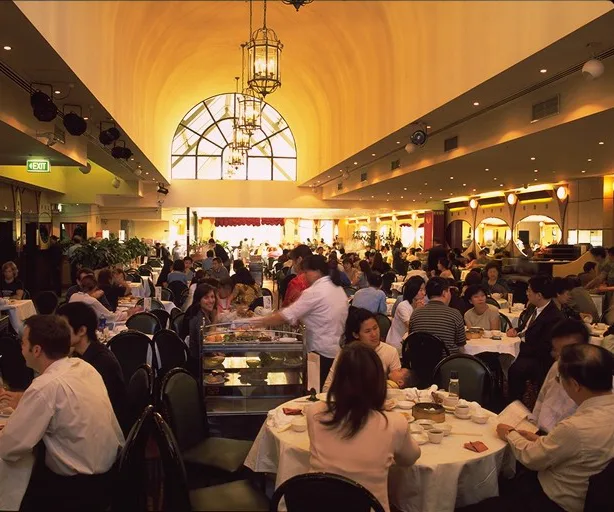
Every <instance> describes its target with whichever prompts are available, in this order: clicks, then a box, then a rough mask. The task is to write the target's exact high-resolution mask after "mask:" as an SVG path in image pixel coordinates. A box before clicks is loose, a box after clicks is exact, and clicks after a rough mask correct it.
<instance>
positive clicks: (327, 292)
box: [256, 256, 348, 387]
mask: <svg viewBox="0 0 614 512" xmlns="http://www.w3.org/2000/svg"><path fill="white" fill-rule="evenodd" d="M302 265H303V270H304V272H305V278H306V279H307V283H308V284H309V288H307V289H306V290H305V291H304V292H303V293H302V294H301V296H300V297H299V298H298V299H297V300H296V302H294V303H293V304H291V305H290V306H288V307H287V308H283V309H281V310H280V311H277V312H275V313H273V314H272V315H269V316H266V317H264V318H262V319H259V320H258V321H257V322H256V325H260V326H263V327H264V326H272V325H279V324H283V323H291V324H296V323H298V321H299V320H300V321H302V322H303V323H304V324H305V327H306V329H307V331H306V333H305V338H306V342H307V352H315V353H317V354H318V355H319V356H320V387H321V386H323V385H324V380H325V379H326V376H327V375H328V372H329V370H330V367H331V366H332V364H333V360H334V358H335V356H336V355H337V353H338V352H339V346H340V341H341V337H342V336H343V331H344V329H345V320H346V318H347V315H348V301H347V296H346V294H345V292H344V291H343V288H342V287H341V286H340V285H341V281H340V278H339V270H338V269H336V268H335V269H330V268H329V266H328V263H327V262H326V258H324V256H308V257H307V258H305V259H304V260H303V264H302Z"/></svg>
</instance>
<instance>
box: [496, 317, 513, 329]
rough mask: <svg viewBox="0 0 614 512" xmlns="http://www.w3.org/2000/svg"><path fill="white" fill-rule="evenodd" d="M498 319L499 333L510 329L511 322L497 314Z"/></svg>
mask: <svg viewBox="0 0 614 512" xmlns="http://www.w3.org/2000/svg"><path fill="white" fill-rule="evenodd" d="M499 318H501V329H500V330H501V332H507V330H508V329H511V328H512V322H511V321H510V319H509V318H508V317H507V316H505V315H504V314H503V313H499Z"/></svg>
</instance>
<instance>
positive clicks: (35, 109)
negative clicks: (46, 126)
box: [30, 84, 58, 123]
mask: <svg viewBox="0 0 614 512" xmlns="http://www.w3.org/2000/svg"><path fill="white" fill-rule="evenodd" d="M35 85H43V86H45V87H49V92H50V93H51V91H52V90H53V87H52V86H51V85H50V84H32V85H31V86H30V88H31V89H32V94H31V95H30V105H31V106H32V113H33V114H34V117H36V119H38V120H39V121H42V122H44V123H49V122H51V121H53V120H54V119H55V118H56V116H57V115H58V107H56V106H55V103H53V100H52V99H51V94H46V93H44V92H42V91H41V90H40V89H34V88H33V86H35Z"/></svg>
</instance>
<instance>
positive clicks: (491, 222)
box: [475, 217, 512, 254]
mask: <svg viewBox="0 0 614 512" xmlns="http://www.w3.org/2000/svg"><path fill="white" fill-rule="evenodd" d="M511 239H512V231H511V229H510V227H509V226H508V224H507V222H505V221H504V220H503V219H499V218H497V217H488V218H487V219H484V220H482V221H480V223H479V224H478V226H477V228H476V230H475V240H476V242H477V244H478V246H479V247H480V249H490V253H491V254H492V253H494V252H495V250H497V249H503V248H505V247H506V246H507V244H508V243H509V241H510V240H511Z"/></svg>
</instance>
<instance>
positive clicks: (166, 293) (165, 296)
mask: <svg viewBox="0 0 614 512" xmlns="http://www.w3.org/2000/svg"><path fill="white" fill-rule="evenodd" d="M161 292H162V293H161V295H160V297H161V298H162V300H166V301H170V302H175V296H174V295H173V292H172V291H170V290H169V289H168V288H162V290H161Z"/></svg>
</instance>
